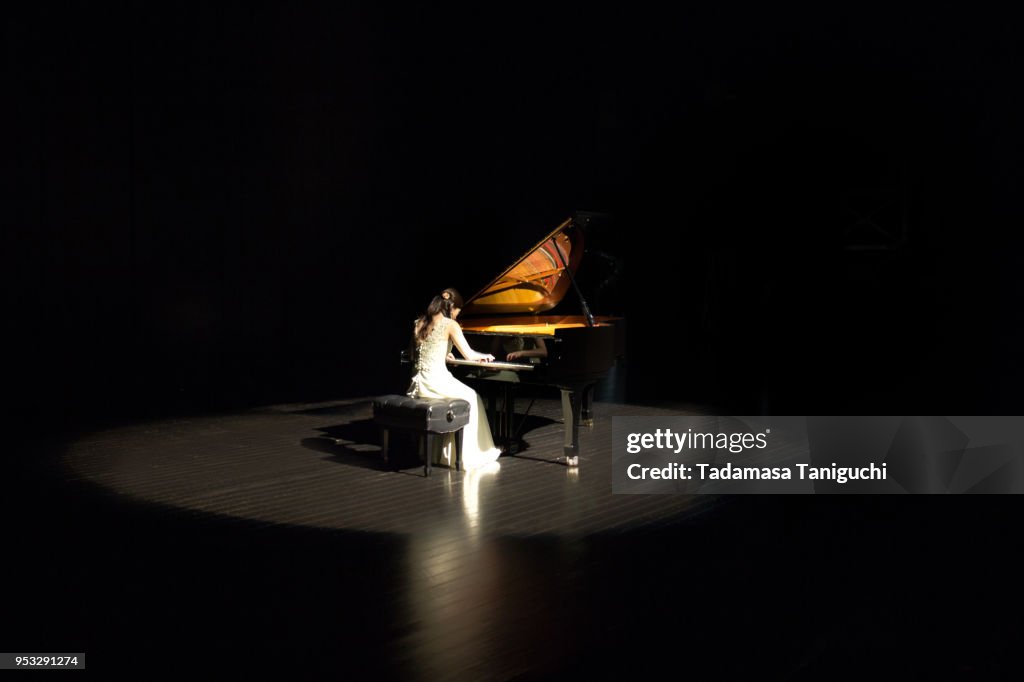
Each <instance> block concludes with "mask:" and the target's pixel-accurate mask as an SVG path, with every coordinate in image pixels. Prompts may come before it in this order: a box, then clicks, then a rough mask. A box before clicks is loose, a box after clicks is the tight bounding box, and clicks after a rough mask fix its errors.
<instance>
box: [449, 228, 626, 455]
mask: <svg viewBox="0 0 1024 682" xmlns="http://www.w3.org/2000/svg"><path fill="white" fill-rule="evenodd" d="M585 222H586V218H585V217H584V218H581V217H580V214H577V216H574V217H572V218H569V219H567V220H565V221H564V222H563V223H562V224H560V225H559V226H558V227H557V228H555V229H554V230H552V231H551V232H550V233H548V234H547V235H546V236H545V237H544V238H543V239H541V240H540V241H539V242H537V243H536V244H535V245H534V246H533V247H532V248H531V249H530V250H528V251H527V252H526V253H525V254H523V255H522V257H520V258H519V260H517V261H516V262H515V263H513V264H512V265H511V266H509V267H508V268H507V269H506V270H505V271H504V272H503V273H501V274H500V275H499V276H498V277H497V278H495V279H494V280H493V281H491V283H490V284H488V285H487V286H485V287H484V288H483V289H481V290H480V291H479V292H477V293H476V294H475V295H474V296H472V297H471V298H470V299H468V300H467V301H466V303H465V307H464V308H463V309H462V313H461V314H460V315H459V319H458V321H459V324H460V325H461V326H462V331H463V333H464V334H465V335H466V338H467V340H468V341H469V343H470V345H471V346H473V348H474V349H476V350H479V351H481V352H485V353H487V352H491V353H493V354H494V356H495V358H496V360H497V361H496V362H486V363H483V362H473V361H468V360H455V361H449V362H450V364H452V365H453V373H455V374H456V375H457V376H459V377H460V379H492V380H494V379H497V381H488V382H484V381H474V382H473V385H474V387H475V388H477V389H478V390H480V391H481V392H482V393H483V392H484V391H483V390H482V389H484V387H486V386H488V385H493V386H494V387H495V388H498V389H499V390H500V391H501V392H502V393H503V398H504V400H503V404H504V409H503V410H502V412H503V414H494V409H493V406H494V402H495V401H494V395H493V391H492V392H491V395H490V396H489V397H490V398H491V400H490V401H489V402H490V405H491V406H492V409H491V412H492V414H491V422H492V427H493V428H494V436H495V440H496V441H497V442H499V443H503V444H505V445H506V447H507V448H508V451H509V452H511V453H513V454H514V452H515V448H516V445H517V443H516V442H515V441H514V438H513V430H512V421H513V417H514V408H513V401H512V388H513V386H514V385H516V384H532V385H542V386H551V387H554V388H557V389H559V390H560V391H561V395H562V416H563V421H564V424H565V437H564V456H565V463H566V465H568V466H571V467H575V466H578V464H579V428H580V425H581V424H583V425H591V424H593V415H592V411H591V402H592V400H593V392H594V386H595V385H596V384H597V382H598V381H600V380H601V379H602V378H604V377H605V376H606V375H607V374H608V371H609V370H610V369H611V367H612V366H613V365H614V364H615V362H616V360H617V359H618V358H619V357H621V356H622V355H623V353H624V347H625V322H624V320H623V319H622V318H615V317H607V316H594V315H592V314H591V313H590V311H589V308H588V307H587V303H586V300H585V299H584V298H583V296H582V293H581V292H580V290H579V287H578V286H577V285H576V281H575V277H574V274H575V272H576V270H577V269H578V268H579V265H580V262H581V261H582V259H583V254H584V249H583V240H584V229H583V228H584V224H585ZM570 288H572V289H574V290H575V293H576V294H577V295H578V296H579V301H580V305H581V308H582V313H583V314H581V315H558V314H550V313H549V311H551V310H552V309H553V308H555V307H556V306H557V305H558V304H559V303H560V302H561V301H562V299H563V298H564V297H565V296H566V294H567V293H568V290H569V289H570ZM538 340H539V341H542V342H543V346H544V347H545V348H546V350H547V357H542V358H536V359H535V360H534V362H532V363H531V362H526V361H516V362H502V361H503V360H504V359H505V356H504V354H503V353H502V352H501V348H502V347H503V346H505V347H507V346H508V345H510V344H509V342H512V343H513V344H515V343H517V342H519V343H521V342H531V341H532V342H533V343H536V342H537V341H538ZM495 349H497V350H495Z"/></svg>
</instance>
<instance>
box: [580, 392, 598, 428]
mask: <svg viewBox="0 0 1024 682" xmlns="http://www.w3.org/2000/svg"><path fill="white" fill-rule="evenodd" d="M596 386H597V384H590V385H589V386H587V387H586V388H585V389H583V406H582V408H581V409H580V424H581V425H583V426H593V425H594V410H593V405H594V387H596Z"/></svg>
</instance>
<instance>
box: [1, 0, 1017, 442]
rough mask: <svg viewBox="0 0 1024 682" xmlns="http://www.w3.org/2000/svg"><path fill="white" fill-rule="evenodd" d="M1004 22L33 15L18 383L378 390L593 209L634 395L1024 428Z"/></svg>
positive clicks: (120, 406)
mask: <svg viewBox="0 0 1024 682" xmlns="http://www.w3.org/2000/svg"><path fill="white" fill-rule="evenodd" d="M1015 26H1016V24H1015V22H1013V21H1011V20H1010V18H1009V17H1005V16H997V15H995V14H992V15H985V14H983V13H981V12H980V11H978V12H975V11H973V10H972V11H971V13H969V14H967V13H964V12H963V11H955V10H953V9H949V8H945V9H944V8H941V7H936V8H929V10H928V12H927V13H922V12H920V11H917V10H911V9H898V8H886V9H884V10H883V9H878V10H872V9H868V8H866V7H865V6H860V7H858V8H856V9H853V8H846V9H843V8H828V9H825V8H820V7H819V8H817V9H812V8H801V9H796V8H790V9H784V8H777V7H771V8H769V7H764V6H760V5H758V4H756V3H751V4H749V5H744V4H721V3H715V4H714V5H713V6H712V5H711V4H708V5H704V6H698V7H691V8H688V9H685V10H669V9H664V8H662V9H657V10H655V9H643V10H642V9H639V8H624V7H623V8H619V9H596V8H593V7H589V8H587V9H586V10H585V11H584V10H583V9H577V10H562V11H560V12H554V11H552V10H551V9H550V8H546V9H544V10H543V11H542V10H540V9H539V8H535V9H530V10H527V9H521V10H512V9H508V10H503V11H497V10H492V9H488V10H482V9H477V10H472V9H470V10H467V9H465V8H462V9H459V10H454V9H453V10H439V9H435V8H430V9H427V8H419V9H405V10H399V9H397V8H394V7H391V8H385V7H379V8H370V7H359V8H357V7H353V6H351V5H348V4H347V3H322V4H319V5H315V6H314V5H309V4H305V5H303V6H301V7H290V6H284V5H266V4H252V3H235V4H217V5H208V4H205V3H184V4H178V3H175V4H174V5H169V4H147V5H145V6H136V5H134V4H133V3H123V4H109V3H100V4H92V3H90V4H86V3H68V4H44V5H41V6H38V7H37V8H33V9H27V8H24V7H23V8H21V9H20V10H19V11H16V12H15V13H14V15H13V16H11V17H9V18H8V20H7V21H6V23H5V29H4V36H3V38H4V53H3V59H4V72H5V83H6V88H5V90H6V95H7V96H6V97H5V100H6V107H5V109H6V113H7V115H8V117H9V118H8V120H9V124H8V126H7V132H8V136H7V137H8V143H7V145H6V149H5V152H4V154H3V159H4V161H3V162H4V164H5V171H6V172H7V174H8V175H9V181H8V182H7V183H6V184H7V189H8V190H9V194H10V197H9V202H8V203H6V204H5V208H4V222H5V224H6V227H5V230H4V239H5V251H6V252H7V255H8V256H9V257H10V260H11V264H10V266H9V267H8V268H7V272H8V275H12V276H13V277H12V279H11V284H10V286H8V287H7V288H6V294H7V305H6V308H7V311H8V314H7V319H8V321H9V323H10V324H11V328H10V333H9V335H8V338H9V340H13V342H14V350H13V351H12V354H11V355H9V357H10V358H11V359H12V361H13V362H12V363H11V367H10V369H11V370H12V372H13V376H12V379H13V381H12V382H11V384H10V387H11V388H10V390H8V391H7V393H8V396H9V397H13V398H14V400H13V403H14V408H16V409H18V410H19V411H21V412H22V413H24V414H26V415H29V416H31V415H38V414H40V413H43V414H45V419H46V421H47V423H50V424H53V423H60V422H62V421H64V420H72V421H75V420H81V419H86V420H88V419H92V418H101V417H102V418H106V417H110V416H118V417H120V416H127V417H131V416H140V415H142V414H153V413H157V414H159V413H165V412H175V411H183V410H196V409H198V410H205V409H210V408H233V407H240V406H247V405H253V404H260V403H267V402H274V401H283V400H315V399H326V398H335V397H347V396H360V395H370V394H374V393H381V392H390V391H392V390H394V389H395V388H396V387H397V384H399V383H401V377H402V370H399V369H398V368H397V367H396V360H395V358H396V357H397V352H398V349H400V348H401V347H403V346H404V343H405V340H406V339H405V337H406V330H407V327H408V323H409V320H410V319H411V317H413V316H414V315H415V314H417V313H418V312H419V311H420V310H421V309H422V308H423V307H424V306H425V305H426V303H427V302H428V301H429V298H430V296H432V295H433V294H434V293H435V292H436V291H438V290H439V289H440V288H441V287H443V286H448V285H454V286H456V287H459V288H461V289H463V293H465V294H467V295H469V294H471V293H473V292H474V291H476V289H477V288H479V287H480V286H482V285H483V284H484V283H486V281H487V278H488V276H494V275H496V274H497V272H496V271H494V272H487V273H486V274H485V273H483V272H481V270H482V269H483V266H481V265H480V264H481V263H486V264H487V267H488V268H490V267H496V266H495V264H494V262H493V260H489V259H488V256H490V255H491V254H492V253H493V252H494V251H495V249H494V248H493V247H492V245H491V243H492V242H493V240H495V239H498V240H505V242H504V243H506V244H507V243H515V244H518V245H520V246H521V248H522V249H525V248H526V247H527V246H528V245H529V244H531V243H533V241H534V240H535V239H537V238H538V237H539V236H541V235H542V234H543V233H544V232H546V231H547V230H548V229H551V228H552V227H553V226H554V225H556V224H558V222H560V221H561V220H562V219H563V218H564V217H566V216H568V215H569V214H571V212H572V211H574V210H577V209H585V210H593V211H601V212H606V213H609V214H611V215H612V216H613V217H614V220H615V223H614V227H615V229H614V230H610V231H608V232H607V234H606V235H605V236H604V239H603V240H602V241H601V242H600V248H601V250H603V251H605V252H608V253H613V254H614V255H615V256H617V257H619V258H620V259H622V261H623V262H624V264H625V269H624V272H623V275H622V276H621V278H620V280H619V281H618V282H617V284H616V285H615V286H614V288H613V289H609V291H612V292H613V293H612V294H611V295H608V296H605V299H604V300H603V301H602V300H599V301H597V302H596V303H595V306H594V307H595V308H596V309H597V312H613V313H618V314H622V315H625V316H626V317H627V319H628V325H629V326H628V328H629V339H628V342H629V351H630V352H629V358H628V373H627V374H628V380H627V383H626V387H627V394H626V397H627V399H628V400H630V401H633V402H647V401H658V400H686V401H693V402H697V403H702V404H713V405H718V406H721V407H722V409H724V410H729V411H732V412H733V413H755V412H769V413H776V414H781V413H788V414H810V413H843V412H857V413H868V414H876V413H895V414H953V413H958V414H959V413H965V414H967V413H982V414H987V413H1014V412H1019V411H1020V410H1019V407H1020V405H1021V398H1020V392H1019V391H1018V389H1017V387H1018V386H1019V384H1020V380H1021V378H1022V376H1021V375H1022V371H1021V365H1020V363H1019V361H1018V360H1017V359H1016V357H1015V354H1014V351H1015V350H1016V349H1017V348H1018V347H1019V346H1020V344H1021V341H1022V336H1021V312H1020V311H1021V307H1020V306H1019V305H1018V298H1019V294H1020V293H1021V287H1022V285H1021V284H1020V280H1019V278H1018V276H1017V272H1018V269H1019V267H1020V265H1021V261H1022V259H1024V255H1022V254H1021V252H1020V250H1019V248H1018V246H1019V245H1020V243H1021V236H1020V234H1019V224H1020V217H1021V213H1022V210H1021V206H1020V204H1019V201H1018V198H1017V196H1016V195H1015V189H1016V187H1017V185H1018V184H1019V180H1020V169H1019V164H1018V152H1019V150H1020V146H1021V131H1020V127H1019V125H1018V123H1019V121H1020V120H1021V114H1022V111H1021V109H1022V106H1021V104H1022V102H1021V93H1020V80H1019V78H1017V77H1016V76H1017V72H1018V67H1019V65H1020V59H1019V55H1018V52H1017V49H1016V44H1015V40H1016V36H1017V31H1016V28H1015ZM864 216H869V217H870V219H871V221H872V222H871V223H869V224H863V223H860V224H859V223H858V220H860V219H861V218H863V217H864ZM865 244H867V245H873V246H879V247H886V248H880V249H871V250H851V249H850V248H849V247H851V246H857V245H865ZM596 262H597V261H596V260H595V259H590V260H588V261H586V262H585V265H584V272H586V269H587V267H588V264H589V266H590V268H591V273H590V274H592V275H593V274H594V271H595V269H596V267H597V266H596V265H594V263H596ZM501 265H505V264H501ZM481 278H483V279H481ZM571 305H572V304H571V303H567V307H569V308H571Z"/></svg>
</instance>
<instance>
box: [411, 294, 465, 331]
mask: <svg viewBox="0 0 1024 682" xmlns="http://www.w3.org/2000/svg"><path fill="white" fill-rule="evenodd" d="M461 307H462V294H460V293H459V292H458V291H456V290H455V289H452V288H451V287H448V288H447V289H445V290H444V291H442V292H441V293H440V294H438V295H437V296H435V297H434V298H433V300H431V301H430V305H428V306H427V311H426V312H425V313H423V314H422V315H420V318H419V320H418V327H419V332H418V333H417V337H418V338H419V340H420V341H423V340H425V339H426V338H427V336H428V335H429V334H430V323H431V321H433V319H434V315H437V314H438V313H441V314H442V315H444V316H445V317H447V318H449V319H451V316H452V310H454V309H455V308H461Z"/></svg>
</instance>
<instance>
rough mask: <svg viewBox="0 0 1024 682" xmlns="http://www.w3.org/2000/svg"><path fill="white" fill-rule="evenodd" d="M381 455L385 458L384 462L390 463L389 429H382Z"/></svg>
mask: <svg viewBox="0 0 1024 682" xmlns="http://www.w3.org/2000/svg"><path fill="white" fill-rule="evenodd" d="M380 456H381V457H383V458H384V464H385V465H386V464H387V463H388V430H387V429H381V430H380Z"/></svg>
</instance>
